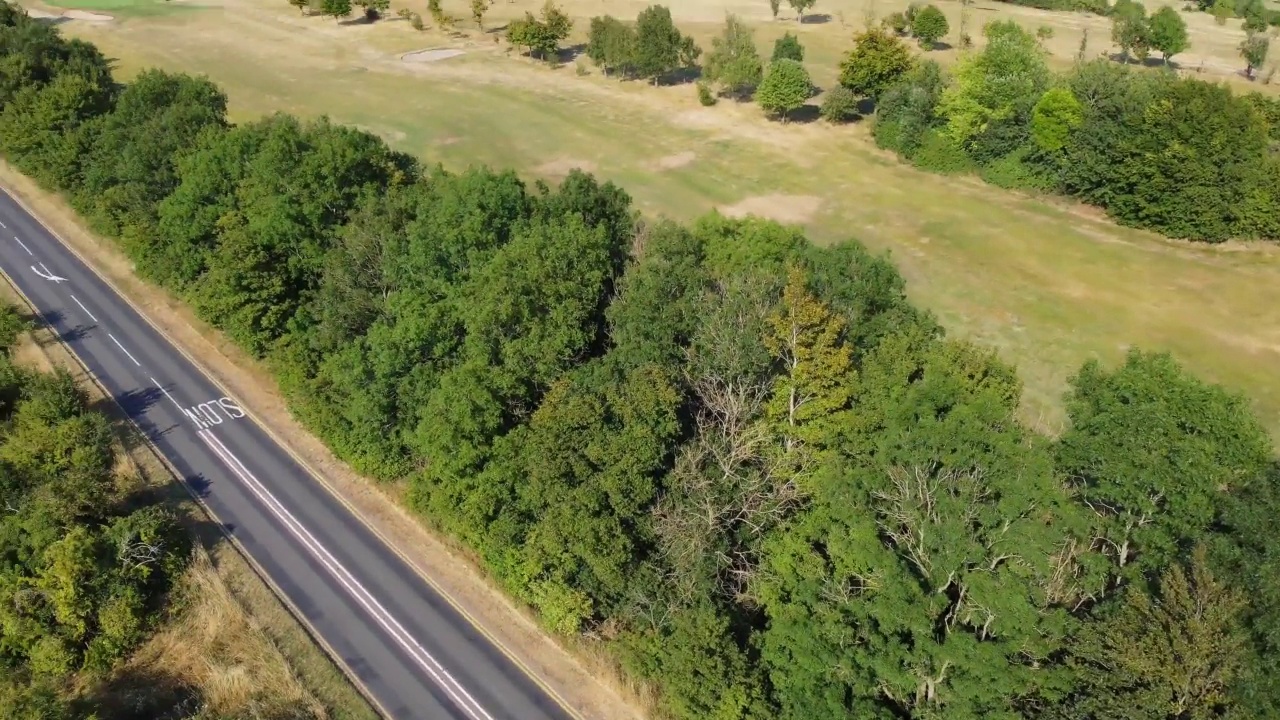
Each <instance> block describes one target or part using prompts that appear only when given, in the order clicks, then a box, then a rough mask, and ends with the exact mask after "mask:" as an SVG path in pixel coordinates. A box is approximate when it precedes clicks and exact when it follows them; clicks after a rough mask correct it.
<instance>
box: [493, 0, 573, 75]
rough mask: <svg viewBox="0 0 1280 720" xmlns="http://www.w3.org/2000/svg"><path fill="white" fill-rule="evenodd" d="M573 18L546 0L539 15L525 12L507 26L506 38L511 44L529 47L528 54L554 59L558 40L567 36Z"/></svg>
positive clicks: (552, 1)
mask: <svg viewBox="0 0 1280 720" xmlns="http://www.w3.org/2000/svg"><path fill="white" fill-rule="evenodd" d="M572 29H573V20H572V19H570V17H569V16H568V15H566V14H565V12H564V11H563V10H561V9H560V7H559V6H558V5H556V4H555V0H547V2H546V4H545V5H543V6H542V12H541V14H540V16H539V17H534V15H533V13H530V12H526V13H525V14H524V18H523V19H521V20H515V21H513V22H512V23H511V25H510V26H508V27H507V39H508V40H510V41H511V43H512V44H513V45H519V46H522V47H527V48H529V54H530V55H534V56H536V57H539V58H541V59H543V60H554V59H555V56H556V52H557V51H558V50H559V49H560V41H561V40H564V39H565V38H567V37H569V31H570V30H572Z"/></svg>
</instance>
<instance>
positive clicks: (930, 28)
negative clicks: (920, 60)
mask: <svg viewBox="0 0 1280 720" xmlns="http://www.w3.org/2000/svg"><path fill="white" fill-rule="evenodd" d="M950 29H951V27H950V25H949V24H948V23H947V16H946V15H945V14H944V13H943V12H942V11H941V10H939V9H938V6H937V5H932V4H930V5H926V6H924V7H923V8H921V9H920V11H919V12H917V13H916V15H915V17H914V18H912V20H911V34H912V35H915V36H916V39H917V40H919V41H920V47H922V48H925V49H926V50H928V49H932V48H933V47H934V46H935V45H937V43H938V41H939V40H941V39H942V38H944V37H946V35H947V32H949V31H950Z"/></svg>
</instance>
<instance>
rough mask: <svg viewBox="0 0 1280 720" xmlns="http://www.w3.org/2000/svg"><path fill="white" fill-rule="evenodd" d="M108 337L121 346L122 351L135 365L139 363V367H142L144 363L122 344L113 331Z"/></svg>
mask: <svg viewBox="0 0 1280 720" xmlns="http://www.w3.org/2000/svg"><path fill="white" fill-rule="evenodd" d="M107 337H109V338H111V342H113V343H115V344H116V347H118V348H120V352H122V353H124V354H125V355H128V356H129V359H130V360H132V361H133V364H134V365H137V366H138V367H142V363H140V362H138V358H136V357H134V356H133V353H131V352H129V351H128V350H126V349H125V347H124V346H123V345H121V344H120V341H119V340H117V339H116V336H115V335H112V334H111V333H107Z"/></svg>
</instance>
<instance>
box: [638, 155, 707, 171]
mask: <svg viewBox="0 0 1280 720" xmlns="http://www.w3.org/2000/svg"><path fill="white" fill-rule="evenodd" d="M697 159H698V154H697V153H694V152H690V151H687V150H686V151H685V152H679V153H675V154H674V155H667V156H666V157H661V158H658V159H657V160H655V161H653V163H651V164H650V165H649V167H650V168H651V169H652V170H654V171H657V172H662V171H664V170H679V169H680V168H682V167H684V166H686V165H689V164H691V163H692V162H693V161H694V160H697Z"/></svg>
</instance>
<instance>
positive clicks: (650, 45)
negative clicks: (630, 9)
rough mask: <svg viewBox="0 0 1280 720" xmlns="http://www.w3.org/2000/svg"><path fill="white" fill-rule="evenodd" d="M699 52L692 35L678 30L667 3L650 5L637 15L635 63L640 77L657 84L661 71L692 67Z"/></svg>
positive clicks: (661, 75) (666, 73)
mask: <svg viewBox="0 0 1280 720" xmlns="http://www.w3.org/2000/svg"><path fill="white" fill-rule="evenodd" d="M701 54H702V50H700V49H699V48H698V46H697V45H696V44H694V42H693V38H692V37H689V36H688V35H682V34H681V33H680V30H679V28H677V27H676V25H675V23H674V22H673V21H672V20H671V11H670V10H669V9H667V8H666V7H664V6H662V5H650V6H649V7H647V8H645V9H644V10H641V11H640V15H639V16H637V17H636V51H635V57H634V65H635V71H636V75H638V76H639V77H642V78H649V79H650V80H651V81H652V82H653V84H654V85H657V84H658V81H659V80H660V79H661V78H662V77H663V76H664V75H668V74H670V73H672V72H675V71H676V70H678V69H680V68H682V67H691V66H692V65H693V64H694V63H695V62H697V60H698V56H699V55H701Z"/></svg>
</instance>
